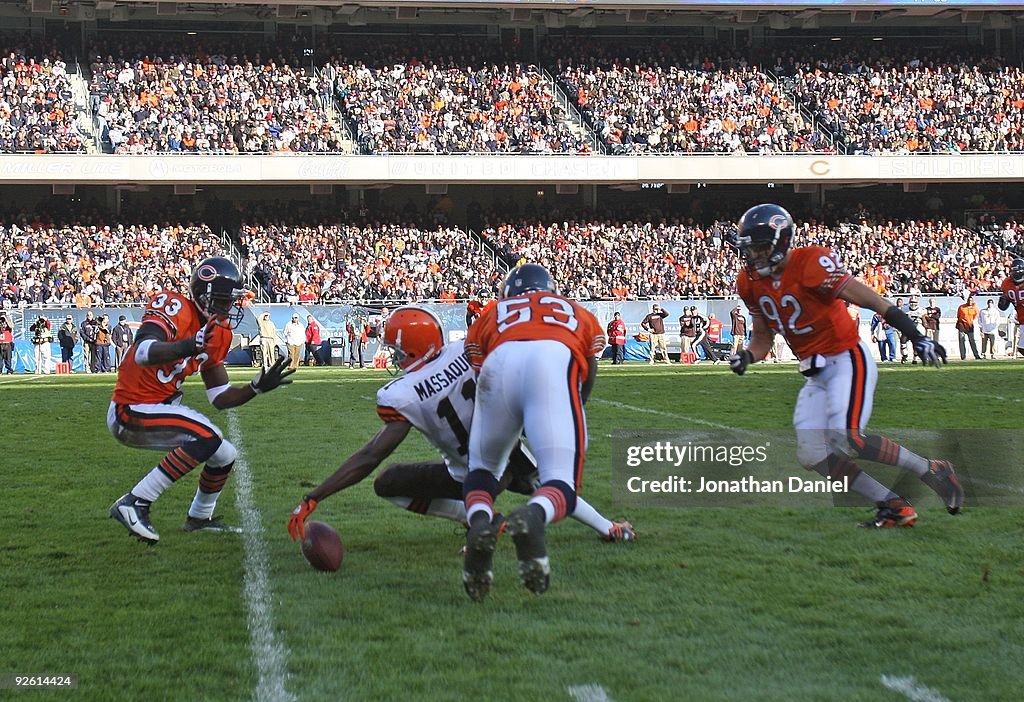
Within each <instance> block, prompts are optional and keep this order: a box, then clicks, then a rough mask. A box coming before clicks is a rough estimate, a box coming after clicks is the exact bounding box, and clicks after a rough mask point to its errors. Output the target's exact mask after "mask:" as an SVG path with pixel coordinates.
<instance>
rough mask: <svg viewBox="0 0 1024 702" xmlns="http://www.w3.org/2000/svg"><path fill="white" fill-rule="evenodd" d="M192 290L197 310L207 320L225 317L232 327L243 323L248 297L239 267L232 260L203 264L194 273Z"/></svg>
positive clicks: (210, 260) (215, 259)
mask: <svg viewBox="0 0 1024 702" xmlns="http://www.w3.org/2000/svg"><path fill="white" fill-rule="evenodd" d="M189 288H190V289H191V291H192V300H193V301H194V302H195V303H196V307H198V308H199V311H200V312H202V313H203V315H204V316H205V317H206V318H207V319H209V318H211V317H223V318H226V319H228V320H229V321H230V322H231V325H232V327H237V326H238V324H239V322H241V321H242V316H243V313H242V308H241V306H240V301H241V299H242V298H243V297H244V296H245V292H246V290H245V285H244V284H243V282H242V274H241V273H239V271H238V266H236V265H235V264H234V263H232V262H231V261H229V260H228V259H226V258H224V257H223V256H211V257H210V258H207V259H203V260H202V261H200V263H199V265H197V266H196V269H195V270H194V271H192V282H191V283H190V284H189Z"/></svg>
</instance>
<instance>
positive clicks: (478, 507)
mask: <svg viewBox="0 0 1024 702" xmlns="http://www.w3.org/2000/svg"><path fill="white" fill-rule="evenodd" d="M477 512H483V513H484V514H486V515H487V521H492V520H493V519H494V510H493V509H491V506H490V505H485V504H482V503H477V504H475V505H473V506H472V507H470V508H468V509H467V510H466V524H470V523H471V522H472V521H473V517H474V516H475V515H476V513H477Z"/></svg>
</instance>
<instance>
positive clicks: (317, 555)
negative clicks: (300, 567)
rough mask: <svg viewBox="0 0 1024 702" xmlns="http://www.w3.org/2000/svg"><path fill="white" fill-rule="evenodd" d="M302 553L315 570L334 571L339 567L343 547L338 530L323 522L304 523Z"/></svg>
mask: <svg viewBox="0 0 1024 702" xmlns="http://www.w3.org/2000/svg"><path fill="white" fill-rule="evenodd" d="M302 555H303V556H305V557H306V560H307V561H309V564H310V565H311V566H313V567H314V568H316V569H317V570H324V571H329V572H332V573H333V572H334V571H336V570H337V569H338V568H340V567H341V560H342V559H343V558H344V557H345V547H344V546H343V545H342V543H341V537H340V536H338V532H336V531H335V530H334V529H332V528H331V527H330V526H328V525H327V524H324V523H323V522H309V523H308V524H306V536H305V538H303V539H302Z"/></svg>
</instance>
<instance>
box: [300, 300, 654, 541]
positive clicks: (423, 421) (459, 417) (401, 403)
mask: <svg viewBox="0 0 1024 702" xmlns="http://www.w3.org/2000/svg"><path fill="white" fill-rule="evenodd" d="M382 344H383V345H384V346H386V347H388V348H389V349H390V350H391V352H392V359H393V361H394V362H395V364H396V365H398V367H399V368H400V369H401V370H402V371H403V373H402V375H401V376H399V377H398V378H397V379H395V380H393V381H391V382H390V383H388V384H387V385H385V386H384V387H382V388H381V389H380V390H378V391H377V415H378V416H379V417H380V418H381V420H383V421H384V428H382V429H381V430H380V431H379V432H377V434H376V435H375V436H374V437H373V438H372V439H370V441H369V442H367V443H366V445H365V446H363V447H362V448H361V449H359V450H358V451H356V452H355V453H354V454H352V455H351V456H350V457H349V458H348V459H346V461H345V462H344V463H342V464H341V467H339V468H338V470H337V471H336V472H335V473H334V474H333V475H331V476H330V477H328V478H327V479H326V480H324V481H323V483H321V484H320V485H319V486H318V487H317V488H315V489H314V490H312V491H311V492H310V493H309V494H308V495H306V496H305V497H303V498H302V501H301V502H300V503H299V506H298V507H296V508H295V510H294V511H293V512H292V515H291V517H290V518H289V520H288V532H289V533H290V534H291V537H292V539H296V540H297V539H301V538H302V537H303V536H304V535H305V522H306V519H308V518H309V515H310V514H312V513H313V510H315V509H316V507H317V505H318V504H319V503H320V502H321V501H323V500H324V499H325V498H326V497H328V496H330V495H333V494H334V493H336V492H339V491H341V490H344V489H345V488H347V487H350V486H352V485H355V484H356V483H358V482H360V481H361V480H363V479H364V478H366V476H368V475H369V474H370V473H372V472H373V471H374V470H375V469H376V468H377V466H379V465H380V464H381V463H382V462H383V461H384V459H386V458H387V457H388V456H389V455H391V453H392V452H393V451H394V450H395V449H397V448H398V446H399V445H400V444H401V443H402V442H403V441H404V440H405V437H406V436H408V434H409V431H410V430H411V429H413V428H416V429H418V430H419V431H420V432H421V433H422V434H423V436H424V437H426V439H427V441H429V442H430V443H431V444H433V446H434V447H435V448H436V449H437V450H438V451H439V452H440V453H441V456H442V458H443V459H444V460H443V461H442V462H433V463H430V462H427V463H404V464H397V465H392V466H390V467H388V469H387V470H385V471H384V472H383V473H381V474H380V475H379V476H377V479H376V480H375V481H374V490H375V492H376V493H377V495H379V496H380V497H383V498H385V499H387V500H389V501H390V502H392V503H394V504H396V505H397V506H399V507H401V508H403V509H407V510H409V511H411V512H416V513H418V514H430V515H433V516H435V517H444V518H447V519H451V520H453V521H456V522H459V523H461V524H464V523H465V522H466V508H465V505H464V503H463V501H462V483H463V481H464V480H465V479H466V472H467V461H466V458H467V452H468V448H469V428H470V425H471V424H472V421H473V409H474V399H475V396H476V374H475V373H474V371H473V368H472V366H470V364H469V361H468V360H467V359H466V356H465V355H464V353H463V342H462V341H456V342H454V343H451V344H445V343H444V331H443V329H442V327H441V323H440V321H439V320H438V319H437V317H435V316H434V315H433V314H432V313H430V312H429V311H427V310H425V309H422V308H419V307H400V308H398V309H396V310H395V311H394V312H392V313H391V315H390V316H389V317H388V320H387V324H386V326H385V328H384V336H383V339H382ZM536 478H537V466H536V463H535V461H534V460H533V457H532V456H531V455H530V454H529V452H528V451H526V448H525V447H524V446H523V445H522V444H520V445H519V447H518V448H517V449H516V450H515V451H513V453H512V455H511V457H510V458H509V463H508V470H506V471H505V474H504V477H503V479H502V482H501V488H502V489H505V488H508V489H510V490H512V491H513V492H518V493H521V494H526V495H529V494H532V492H533V489H534V484H535V480H536ZM571 516H572V517H573V518H574V519H576V520H578V521H580V522H582V523H584V524H586V525H587V526H589V527H590V528H592V529H593V530H594V531H596V532H597V533H598V534H599V535H600V537H601V539H602V540H604V541H632V540H633V539H635V538H636V533H635V531H634V530H633V526H632V525H631V524H630V523H629V522H626V521H617V522H613V521H610V520H608V519H606V518H605V517H603V516H602V515H601V514H600V513H599V512H598V511H597V510H596V509H594V508H593V507H592V506H590V505H589V504H588V503H587V502H586V501H584V500H582V499H579V500H577V504H576V509H575V511H574V512H573V514H572V515H571Z"/></svg>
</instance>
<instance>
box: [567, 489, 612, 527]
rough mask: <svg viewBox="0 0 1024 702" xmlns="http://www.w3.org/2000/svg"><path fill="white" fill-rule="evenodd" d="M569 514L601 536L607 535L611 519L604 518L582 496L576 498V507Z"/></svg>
mask: <svg viewBox="0 0 1024 702" xmlns="http://www.w3.org/2000/svg"><path fill="white" fill-rule="evenodd" d="M569 516H570V517H572V518H573V519H575V520H576V521H578V522H582V523H583V524H586V525H587V526H588V527H590V528H591V529H593V530H594V531H596V532H597V533H598V534H600V535H601V536H608V531H609V530H610V529H611V528H612V523H611V521H610V520H608V519H605V518H604V517H603V516H602V515H601V513H600V512H598V511H597V510H596V509H594V508H593V507H592V506H591V505H590V503H589V502H587V501H586V500H584V499H583V498H582V497H577V498H576V509H575V510H573V513H572V514H570V515H569Z"/></svg>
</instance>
